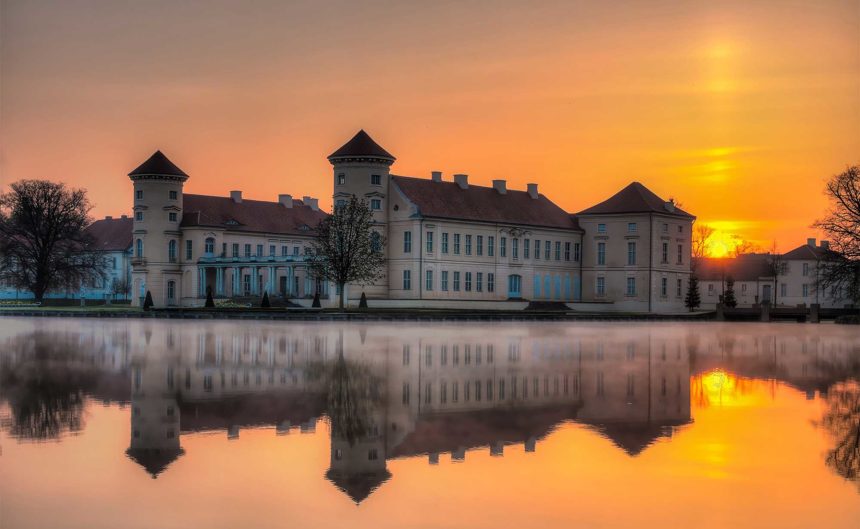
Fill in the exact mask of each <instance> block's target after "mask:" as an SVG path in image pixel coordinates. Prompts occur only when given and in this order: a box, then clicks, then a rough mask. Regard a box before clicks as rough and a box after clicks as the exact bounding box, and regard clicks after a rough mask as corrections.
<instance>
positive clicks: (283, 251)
mask: <svg viewBox="0 0 860 529" xmlns="http://www.w3.org/2000/svg"><path fill="white" fill-rule="evenodd" d="M288 255H290V248H289V247H287V246H281V257H286V256H288Z"/></svg>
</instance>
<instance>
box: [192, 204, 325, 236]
mask: <svg viewBox="0 0 860 529" xmlns="http://www.w3.org/2000/svg"><path fill="white" fill-rule="evenodd" d="M182 201H183V204H182V207H183V210H184V213H183V215H182V223H181V224H180V225H181V226H182V227H191V226H208V227H213V228H224V229H228V230H233V231H246V232H255V233H276V234H280V235H314V234H315V233H316V232H315V229H316V227H317V225H318V224H319V223H320V221H321V220H323V219H324V218H326V217H327V216H328V213H326V212H324V211H321V210H317V211H314V210H313V209H311V207H310V206H306V205H305V204H304V202H302V201H301V200H293V207H292V208H287V207H284V206H282V205H281V204H280V203H278V202H265V201H262V200H242V201H241V202H234V201H233V199H231V198H229V197H213V196H208V195H189V194H183V195H182Z"/></svg>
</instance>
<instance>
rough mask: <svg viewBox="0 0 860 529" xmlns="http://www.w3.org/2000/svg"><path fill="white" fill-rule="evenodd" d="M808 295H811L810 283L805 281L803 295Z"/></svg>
mask: <svg viewBox="0 0 860 529" xmlns="http://www.w3.org/2000/svg"><path fill="white" fill-rule="evenodd" d="M804 264H805V263H804ZM808 295H809V285H808V284H805V283H804V285H803V297H806V296H808Z"/></svg>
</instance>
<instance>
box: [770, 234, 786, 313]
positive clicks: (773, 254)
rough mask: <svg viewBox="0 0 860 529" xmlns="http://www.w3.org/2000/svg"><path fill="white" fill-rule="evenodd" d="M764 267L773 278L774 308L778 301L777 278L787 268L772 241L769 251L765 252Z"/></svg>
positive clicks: (774, 242)
mask: <svg viewBox="0 0 860 529" xmlns="http://www.w3.org/2000/svg"><path fill="white" fill-rule="evenodd" d="M765 265H766V266H767V271H768V275H770V277H772V278H773V305H774V306H776V305H777V301H778V299H777V294H776V291H777V287H779V276H781V275H784V274H785V271H786V270H785V267H786V266H787V264H786V262H785V259H783V258H782V254H781V253H779V248H778V247H777V244H776V241H773V244H771V246H770V250H768V252H767V257H766V259H765Z"/></svg>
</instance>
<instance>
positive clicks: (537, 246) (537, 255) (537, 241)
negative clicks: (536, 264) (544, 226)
mask: <svg viewBox="0 0 860 529" xmlns="http://www.w3.org/2000/svg"><path fill="white" fill-rule="evenodd" d="M535 259H540V239H535Z"/></svg>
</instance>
